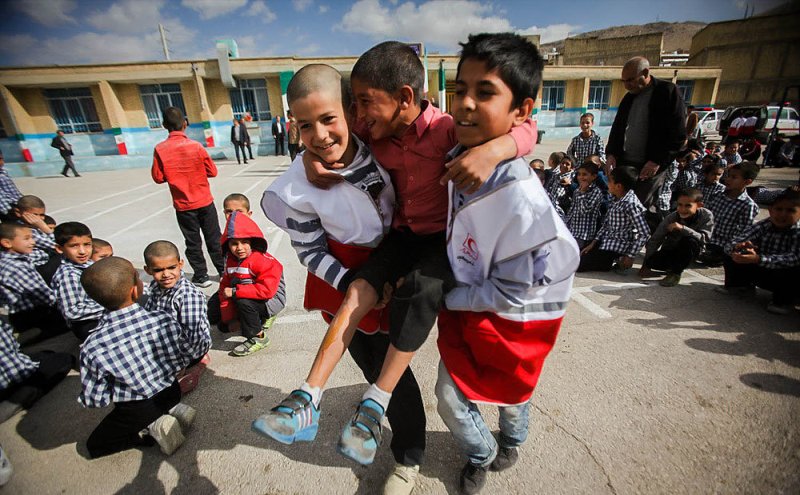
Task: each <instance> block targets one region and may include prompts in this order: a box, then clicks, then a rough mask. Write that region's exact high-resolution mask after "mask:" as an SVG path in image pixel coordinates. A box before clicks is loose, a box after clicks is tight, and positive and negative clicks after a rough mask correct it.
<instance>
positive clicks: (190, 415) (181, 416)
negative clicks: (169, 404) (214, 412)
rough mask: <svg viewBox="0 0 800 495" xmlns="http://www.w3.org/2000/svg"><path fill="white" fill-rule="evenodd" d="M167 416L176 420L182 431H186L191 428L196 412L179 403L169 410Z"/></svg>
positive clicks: (190, 407)
mask: <svg viewBox="0 0 800 495" xmlns="http://www.w3.org/2000/svg"><path fill="white" fill-rule="evenodd" d="M169 415H170V416H172V417H174V418H175V419H177V420H178V423H180V425H181V428H182V429H184V430H187V429H189V428H190V427H191V426H192V423H194V417H195V415H197V410H195V408H193V407H192V406H189V405H186V404H184V403H182V402H179V403H177V404H175V407H173V408H172V409H170V410H169Z"/></svg>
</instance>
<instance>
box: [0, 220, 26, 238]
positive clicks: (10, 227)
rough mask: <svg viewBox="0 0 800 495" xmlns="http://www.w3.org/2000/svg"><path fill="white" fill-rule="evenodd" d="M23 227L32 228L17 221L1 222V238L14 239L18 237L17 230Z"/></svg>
mask: <svg viewBox="0 0 800 495" xmlns="http://www.w3.org/2000/svg"><path fill="white" fill-rule="evenodd" d="M22 229H30V227H28V226H27V225H23V224H21V223H16V222H3V223H0V239H7V240H9V241H12V240H14V238H15V237H17V232H19V231H20V230H22Z"/></svg>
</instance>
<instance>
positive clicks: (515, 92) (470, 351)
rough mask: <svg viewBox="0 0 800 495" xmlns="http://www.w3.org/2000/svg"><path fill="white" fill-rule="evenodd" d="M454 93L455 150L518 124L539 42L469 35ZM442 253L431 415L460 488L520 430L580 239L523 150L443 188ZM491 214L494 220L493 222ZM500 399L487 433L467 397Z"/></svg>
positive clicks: (504, 454)
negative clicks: (474, 185)
mask: <svg viewBox="0 0 800 495" xmlns="http://www.w3.org/2000/svg"><path fill="white" fill-rule="evenodd" d="M461 46H462V52H461V59H460V60H459V64H458V72H457V75H456V92H455V98H453V108H452V112H453V116H454V118H455V119H456V134H457V136H458V141H459V143H460V144H459V145H458V146H457V147H456V148H455V149H454V150H453V151H452V154H453V155H457V154H458V153H461V152H463V150H464V149H465V148H468V147H471V146H477V145H479V144H482V143H484V142H486V141H487V140H489V139H493V138H496V137H498V136H501V135H503V134H505V133H506V132H508V129H509V128H511V127H512V126H517V125H520V124H521V123H522V122H523V121H524V120H525V118H527V116H528V115H529V114H530V112H531V110H532V108H533V105H534V101H535V98H536V95H537V94H538V90H539V84H540V81H541V74H542V65H543V63H542V59H541V57H540V56H539V51H538V50H537V49H536V47H535V46H534V45H533V44H531V43H530V42H528V41H526V40H525V39H524V38H522V37H520V36H518V35H515V34H510V33H502V34H479V35H471V36H470V37H469V40H468V41H467V43H464V44H462V45H461ZM450 192H451V197H450V213H449V221H448V228H447V234H448V236H447V239H448V242H447V254H448V257H449V259H450V264H451V266H452V268H453V274H454V276H455V279H456V281H457V286H456V287H455V288H454V289H453V290H452V291H450V292H449V293H448V294H447V296H446V298H445V302H446V305H447V309H446V310H443V311H442V312H441V313H440V315H439V340H438V346H439V352H440V354H441V357H442V360H441V362H440V364H439V376H438V380H437V383H436V397H437V399H438V401H439V402H438V411H439V415H440V416H441V417H442V419H443V420H444V422H445V424H446V425H447V427H448V428H449V429H450V432H451V433H452V434H453V436H454V437H455V438H456V442H457V443H458V445H459V447H460V448H461V451H462V452H463V453H464V454H465V455H466V456H467V459H468V462H467V463H466V465H465V466H464V468H463V469H462V471H461V480H460V490H461V493H464V494H474V493H478V492H479V491H480V489H481V488H482V487H483V486H484V484H485V482H486V473H487V470H488V469H489V467H490V466H491V468H492V469H493V470H495V471H502V470H504V469H508V468H510V467H511V466H512V465H513V464H514V463H515V462H516V461H517V458H518V455H519V454H518V451H517V448H518V447H519V446H520V445H521V444H522V443H523V442H524V441H525V440H526V438H527V435H528V401H529V400H530V398H531V395H532V394H533V390H534V388H535V387H536V383H537V381H538V379H539V375H540V373H541V370H542V365H543V364H544V359H545V357H546V356H547V354H548V353H549V352H550V350H551V349H552V347H553V345H554V344H555V341H556V337H557V335H558V331H559V329H560V327H561V320H562V318H563V316H564V312H565V310H566V305H567V301H569V297H570V291H571V289H572V280H573V277H574V274H575V269H576V268H577V266H578V259H579V254H578V246H577V245H576V243H575V240H574V239H573V238H572V235H571V234H570V232H569V230H567V227H566V225H564V223H563V222H562V221H561V219H560V218H559V217H558V214H557V213H556V211H555V209H554V208H553V207H552V205H551V203H550V201H549V199H548V197H547V195H546V194H545V192H544V190H543V188H542V187H541V185H540V183H539V180H538V178H537V177H535V176H534V174H532V173H531V170H530V168H529V167H527V166H526V165H525V162H524V161H523V160H521V159H517V160H506V161H502V162H500V164H499V165H497V168H496V170H495V172H494V174H492V175H491V176H490V177H489V178H488V180H487V181H486V182H485V183H484V184H483V185H482V186H481V187H480V188H479V189H478V191H477V192H474V193H466V194H465V193H461V192H457V191H456V190H455V188H454V187H453V186H452V185H451V186H450ZM498 220H500V221H498ZM480 403H484V404H491V405H494V406H497V407H499V409H500V411H499V413H500V433H499V435H498V438H497V440H495V438H494V437H493V436H492V432H491V429H490V428H489V426H488V425H487V424H486V423H485V421H484V419H483V417H482V416H481V414H480V411H479V410H478V406H477V404H480Z"/></svg>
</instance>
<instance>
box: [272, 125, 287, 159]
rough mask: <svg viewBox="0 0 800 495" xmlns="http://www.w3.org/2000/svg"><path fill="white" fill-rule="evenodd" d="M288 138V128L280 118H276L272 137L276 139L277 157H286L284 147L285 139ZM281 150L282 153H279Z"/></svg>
mask: <svg viewBox="0 0 800 495" xmlns="http://www.w3.org/2000/svg"><path fill="white" fill-rule="evenodd" d="M285 136H286V126H284V125H283V123H282V122H281V118H280V117H275V120H273V121H272V137H273V138H275V155H276V156H277V155H279V154H280V155H285V154H286V148H285V147H284V146H283V139H284V137H285ZM278 149H280V153H278Z"/></svg>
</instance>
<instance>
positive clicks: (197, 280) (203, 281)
mask: <svg viewBox="0 0 800 495" xmlns="http://www.w3.org/2000/svg"><path fill="white" fill-rule="evenodd" d="M192 283H193V284H194V285H196V286H198V287H202V288H204V289H205V288H206V287H211V279H209V278H208V275H195V276H194V277H192Z"/></svg>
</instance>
